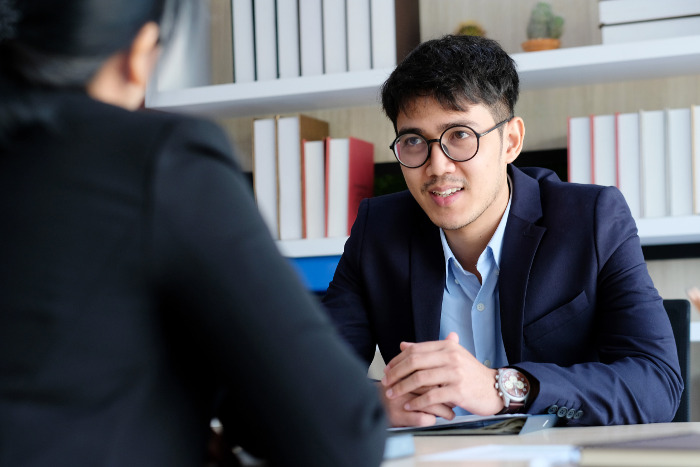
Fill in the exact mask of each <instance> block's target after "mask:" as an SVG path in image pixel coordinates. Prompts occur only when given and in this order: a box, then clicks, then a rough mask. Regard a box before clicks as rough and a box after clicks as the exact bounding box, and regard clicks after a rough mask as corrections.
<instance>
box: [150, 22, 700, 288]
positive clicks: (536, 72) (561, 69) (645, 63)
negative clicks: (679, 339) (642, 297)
mask: <svg viewBox="0 0 700 467" xmlns="http://www.w3.org/2000/svg"><path fill="white" fill-rule="evenodd" d="M512 57H513V59H514V60H515V62H516V63H517V66H518V71H519V73H520V78H521V90H522V91H528V90H541V89H551V88H565V87H572V86H579V85H586V84H599V83H614V82H617V81H629V80H642V79H653V78H664V77H673V76H682V75H697V74H700V35H694V36H687V37H679V38H666V39H657V40H649V41H641V42H635V43H625V44H612V45H611V44H608V45H591V46H581V47H570V48H564V49H557V50H550V51H542V52H530V53H516V54H512ZM390 72H391V70H389V69H374V70H368V71H362V72H347V73H336V74H327V75H319V76H311V77H299V78H290V79H278V80H271V81H264V82H252V83H242V84H233V83H232V84H218V85H211V86H198V87H191V88H186V89H174V90H167V91H158V90H154V89H151V90H149V92H148V94H147V96H146V107H148V108H151V109H157V110H162V111H169V112H182V113H188V114H193V115H199V116H204V117H210V118H232V117H255V116H259V115H266V114H276V113H287V112H302V111H309V110H319V109H333V108H344V107H355V106H369V105H376V104H377V103H378V94H379V87H380V86H381V84H382V83H383V82H384V80H385V79H386V78H387V76H388V75H389V73H390ZM638 227H639V236H640V238H641V242H642V244H643V245H660V244H681V243H698V242H700V216H687V217H679V218H671V217H664V218H656V219H640V220H639V221H638ZM346 239H347V238H346V237H340V238H329V239H319V240H294V241H279V242H278V246H279V248H280V250H281V252H282V253H283V254H284V255H285V256H287V257H289V258H292V259H293V262H294V264H295V266H296V267H297V268H298V269H300V271H301V272H302V275H303V276H304V277H305V279H306V281H307V285H308V286H309V287H310V288H311V289H312V290H321V289H322V288H325V287H322V286H323V284H324V281H325V284H326V285H327V283H328V281H329V280H330V276H327V275H324V274H327V273H328V271H330V274H332V271H333V270H334V269H335V266H336V265H337V262H338V259H339V256H340V255H341V253H342V251H343V245H344V244H345V240H346ZM319 274H320V277H317V276H319ZM319 284H320V285H319Z"/></svg>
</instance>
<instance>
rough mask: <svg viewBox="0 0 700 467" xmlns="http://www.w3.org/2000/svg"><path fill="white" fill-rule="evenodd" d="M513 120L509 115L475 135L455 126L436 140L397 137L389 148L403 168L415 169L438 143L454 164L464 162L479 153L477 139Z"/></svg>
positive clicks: (406, 134)
mask: <svg viewBox="0 0 700 467" xmlns="http://www.w3.org/2000/svg"><path fill="white" fill-rule="evenodd" d="M512 119H513V116H512V115H511V116H510V117H508V118H507V119H505V120H503V121H502V122H499V123H497V124H496V125H494V126H492V127H491V128H489V129H488V130H486V131H484V132H482V133H477V132H476V131H474V129H473V128H471V127H468V126H465V125H455V126H451V127H449V128H447V129H446V130H445V131H443V132H442V134H441V135H440V137H439V138H437V139H425V137H424V136H422V135H419V134H418V133H404V134H402V135H399V136H398V137H397V138H396V139H395V140H394V142H393V143H391V145H390V146H389V148H390V149H391V150H392V151H394V156H396V160H397V161H399V163H400V164H401V165H403V166H404V167H408V168H409V169H416V168H418V167H420V166H422V165H423V164H425V163H426V162H428V159H430V151H431V149H432V143H440V147H441V148H442V151H443V152H444V153H445V155H446V156H447V157H449V158H450V159H452V160H453V161H455V162H466V161H468V160H470V159H472V158H474V156H476V153H477V152H479V138H481V137H482V136H484V135H487V134H489V133H491V132H492V131H493V130H495V129H496V128H499V127H501V126H503V125H505V124H506V123H508V122H509V121H511V120H512Z"/></svg>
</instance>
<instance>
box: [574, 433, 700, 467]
mask: <svg viewBox="0 0 700 467" xmlns="http://www.w3.org/2000/svg"><path fill="white" fill-rule="evenodd" d="M580 452H581V457H580V462H579V465H581V466H608V467H613V466H618V467H651V466H654V467H656V466H664V467H681V466H688V467H690V466H697V465H698V464H699V463H700V433H692V432H691V433H678V434H673V435H668V436H655V437H653V438H652V437H650V438H638V439H632V440H623V441H613V442H609V443H596V444H587V445H583V446H581V450H580Z"/></svg>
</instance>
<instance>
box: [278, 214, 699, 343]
mask: <svg viewBox="0 0 700 467" xmlns="http://www.w3.org/2000/svg"><path fill="white" fill-rule="evenodd" d="M636 222H637V228H638V230H639V238H640V240H641V243H642V245H672V244H680V243H700V216H679V217H658V218H652V219H638V220H637V221H636ZM347 239H348V237H336V238H319V239H313V240H280V241H277V247H278V248H279V249H280V251H281V252H282V254H283V255H284V256H287V257H289V258H304V257H311V256H340V255H341V254H342V253H343V248H344V247H345V241H346V240H347ZM698 340H699V341H700V327H699V328H698Z"/></svg>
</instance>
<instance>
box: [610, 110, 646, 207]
mask: <svg viewBox="0 0 700 467" xmlns="http://www.w3.org/2000/svg"><path fill="white" fill-rule="evenodd" d="M615 117H616V131H617V138H616V141H617V174H618V183H619V186H618V188H619V189H620V191H621V192H622V194H623V196H624V197H625V200H627V205H628V206H629V208H630V211H631V212H632V217H634V218H635V219H639V218H640V217H641V215H642V191H641V185H640V180H641V177H642V173H641V170H640V160H639V113H637V112H634V113H620V114H616V116H615Z"/></svg>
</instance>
